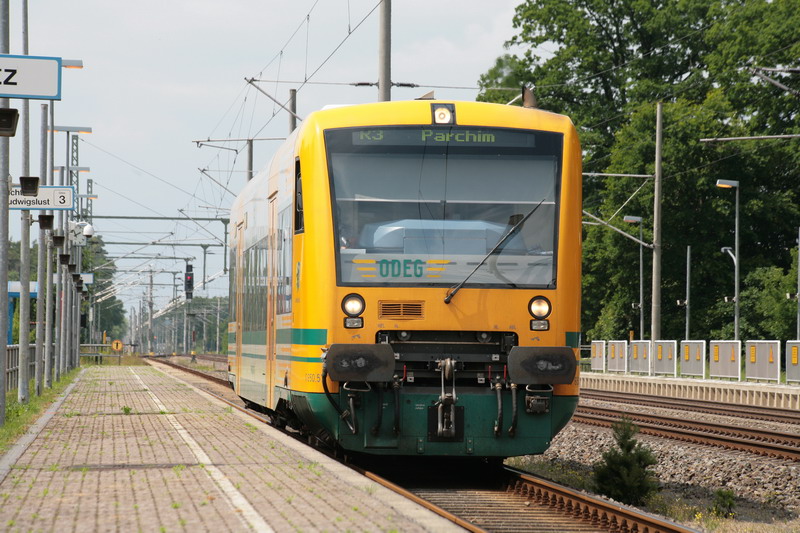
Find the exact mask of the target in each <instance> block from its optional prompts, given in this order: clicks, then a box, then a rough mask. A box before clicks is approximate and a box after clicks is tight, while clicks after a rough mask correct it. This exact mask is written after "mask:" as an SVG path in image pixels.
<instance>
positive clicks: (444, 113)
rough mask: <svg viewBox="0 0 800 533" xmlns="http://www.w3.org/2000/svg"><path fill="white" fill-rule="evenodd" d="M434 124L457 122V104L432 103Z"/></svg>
mask: <svg viewBox="0 0 800 533" xmlns="http://www.w3.org/2000/svg"><path fill="white" fill-rule="evenodd" d="M431 113H432V114H433V123H434V124H455V123H456V106H455V104H439V103H436V104H431Z"/></svg>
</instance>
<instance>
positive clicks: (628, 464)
mask: <svg viewBox="0 0 800 533" xmlns="http://www.w3.org/2000/svg"><path fill="white" fill-rule="evenodd" d="M611 427H612V430H613V432H614V442H615V443H616V445H617V447H616V448H611V449H610V450H607V451H605V452H603V460H602V461H601V462H599V463H597V464H595V465H594V467H593V484H594V489H595V490H596V491H597V492H598V493H600V494H604V495H605V496H608V497H609V498H612V499H614V500H616V501H618V502H622V503H627V504H629V505H641V504H643V503H644V502H645V500H647V497H648V496H650V495H651V494H652V493H654V492H656V491H657V490H658V481H657V480H656V479H655V477H654V476H653V474H652V473H651V472H650V471H649V470H648V468H649V467H651V466H654V465H656V464H657V463H658V461H656V458H655V456H654V455H653V452H652V451H650V449H649V448H648V447H646V446H644V445H642V444H641V443H640V442H638V441H637V440H636V439H635V438H634V437H635V435H636V434H637V433H638V432H639V428H638V427H637V426H636V425H634V424H633V423H632V422H631V421H630V419H628V418H622V419H621V420H619V421H617V422H614V424H613V425H612V426H611Z"/></svg>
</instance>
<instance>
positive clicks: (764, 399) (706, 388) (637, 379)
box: [581, 371, 800, 409]
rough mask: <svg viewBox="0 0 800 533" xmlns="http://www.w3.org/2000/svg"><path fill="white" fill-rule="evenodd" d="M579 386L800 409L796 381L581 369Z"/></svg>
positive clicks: (798, 387)
mask: <svg viewBox="0 0 800 533" xmlns="http://www.w3.org/2000/svg"><path fill="white" fill-rule="evenodd" d="M581 389H595V390H601V391H608V392H620V393H631V394H647V395H650V396H663V397H666V398H685V399H689V400H702V401H708V402H719V403H731V404H740V405H750V406H753V407H773V408H777V409H800V385H797V384H791V385H785V384H777V383H760V382H752V381H725V380H720V379H690V378H673V377H661V376H645V375H633V374H612V373H599V372H587V371H581Z"/></svg>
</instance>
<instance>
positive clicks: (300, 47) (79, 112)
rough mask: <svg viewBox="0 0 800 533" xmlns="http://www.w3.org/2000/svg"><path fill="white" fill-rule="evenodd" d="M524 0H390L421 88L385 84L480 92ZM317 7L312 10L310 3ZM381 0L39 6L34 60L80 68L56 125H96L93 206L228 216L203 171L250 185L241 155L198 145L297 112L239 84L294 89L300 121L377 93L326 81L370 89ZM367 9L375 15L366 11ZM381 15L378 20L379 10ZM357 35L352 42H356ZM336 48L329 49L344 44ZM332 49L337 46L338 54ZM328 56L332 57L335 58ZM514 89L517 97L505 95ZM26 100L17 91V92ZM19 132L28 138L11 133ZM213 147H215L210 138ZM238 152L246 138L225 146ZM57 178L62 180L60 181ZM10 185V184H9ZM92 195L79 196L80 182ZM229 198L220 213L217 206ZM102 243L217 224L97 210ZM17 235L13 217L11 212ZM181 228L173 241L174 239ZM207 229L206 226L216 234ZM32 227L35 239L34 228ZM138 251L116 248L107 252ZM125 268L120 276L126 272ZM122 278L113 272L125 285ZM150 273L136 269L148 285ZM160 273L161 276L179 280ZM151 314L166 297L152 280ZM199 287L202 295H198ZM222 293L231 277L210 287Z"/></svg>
mask: <svg viewBox="0 0 800 533" xmlns="http://www.w3.org/2000/svg"><path fill="white" fill-rule="evenodd" d="M20 3H21V2H19V1H13V2H12V11H11V25H12V27H11V35H12V38H11V53H12V54H19V53H21V52H22V44H21V43H22V39H21V33H22V29H21V12H20V7H19V5H20ZM518 3H520V0H497V1H493V2H486V1H485V0H434V1H431V0H426V1H422V0H395V2H393V9H392V80H393V81H395V82H404V83H416V84H419V85H422V86H425V87H421V88H416V89H399V88H395V89H393V91H392V99H394V100H402V99H411V98H415V97H417V96H420V95H422V94H424V93H425V92H427V91H428V90H430V89H429V88H428V87H430V86H451V87H476V85H477V80H478V77H479V76H480V75H481V74H482V73H484V72H486V71H487V70H488V69H489V68H490V67H491V66H492V65H493V63H494V60H495V59H496V58H497V57H498V56H499V55H501V54H503V53H504V48H503V43H504V42H505V41H506V40H507V39H509V38H510V37H511V36H512V35H513V28H512V17H513V13H514V7H515V6H516V5H517V4H518ZM315 4H316V5H315ZM377 5H378V0H318V1H317V2H315V1H314V0H294V1H291V2H279V1H263V0H262V1H257V0H226V1H224V2H222V1H219V0H192V1H188V0H158V1H155V0H139V1H137V2H122V1H121V0H69V1H65V0H36V1H34V2H30V8H29V31H28V35H29V49H30V54H31V55H40V56H56V57H62V58H64V59H81V60H83V62H84V65H85V68H84V69H83V70H72V69H69V70H65V71H64V73H63V80H62V100H61V101H60V102H57V103H56V104H55V117H56V119H55V122H56V125H64V126H90V127H92V128H93V133H92V134H91V135H85V136H83V137H82V138H83V139H84V140H85V142H81V143H80V164H81V165H82V166H88V167H90V169H91V171H90V172H89V173H88V174H84V175H83V177H82V184H81V187H83V188H85V179H86V177H89V178H91V179H92V180H93V181H94V192H95V193H96V194H97V195H98V196H99V198H98V200H96V201H95V203H94V214H95V215H129V216H166V217H180V216H182V215H181V213H180V212H179V211H178V209H182V210H184V212H185V213H186V214H188V215H189V216H192V217H215V216H224V215H226V214H227V213H226V211H224V209H225V208H228V207H229V206H230V204H231V203H232V201H233V196H231V195H230V194H228V193H227V192H225V191H224V189H223V188H222V187H220V186H219V185H216V184H215V183H214V182H213V181H212V180H211V179H209V178H207V177H205V176H203V174H201V173H200V172H199V171H198V169H200V168H202V169H208V173H209V174H210V175H211V176H212V177H213V178H214V179H216V180H218V181H220V182H221V183H223V184H225V185H226V187H227V188H228V189H230V190H231V191H233V192H237V191H238V190H239V189H240V188H241V187H242V185H243V183H244V181H245V176H244V169H245V152H244V150H242V151H241V152H240V153H239V154H238V155H237V153H236V152H234V151H232V150H221V149H217V148H212V147H203V148H197V146H196V145H195V144H194V143H193V142H192V141H195V140H201V139H208V138H212V139H218V138H221V139H229V138H246V137H283V136H285V135H286V133H287V130H288V117H287V115H286V113H285V112H282V111H279V110H278V109H277V108H276V106H275V105H274V104H273V103H272V102H271V101H270V100H269V99H268V98H267V97H265V96H263V95H262V94H260V93H258V91H256V90H255V89H253V88H252V87H251V86H249V85H248V84H247V83H246V82H245V81H244V80H245V78H259V79H262V80H273V81H270V82H269V83H262V84H261V87H262V88H263V89H264V90H265V91H267V92H268V93H269V94H271V95H273V96H275V97H276V98H278V99H280V100H281V101H285V100H286V98H287V97H288V91H289V89H290V88H298V87H299V83H276V82H275V80H283V81H290V82H302V80H304V79H308V80H309V81H310V82H313V84H312V83H309V84H306V85H305V86H304V87H302V88H301V89H300V92H299V93H298V114H299V115H300V116H301V117H302V116H305V115H307V114H308V113H310V112H311V111H314V110H316V109H319V108H321V107H322V106H324V105H327V104H341V103H361V102H371V101H375V100H376V99H377V89H376V88H374V87H351V86H347V85H317V83H320V82H329V83H335V84H347V83H353V82H364V81H366V82H375V81H377V77H378V74H377V72H378V57H377V42H378V15H379V11H380V10H379V8H377ZM373 10H374V11H373ZM371 11H372V14H370V12H371ZM348 35H349V37H348ZM337 47H339V48H338V50H336V48H337ZM331 54H332V55H331ZM329 56H330V57H329ZM435 91H436V96H437V98H446V99H459V100H474V98H475V96H476V94H477V91H476V90H464V89H455V88H452V89H450V88H436V89H435ZM512 96H513V95H512ZM12 102H13V103H15V104H19V100H12ZM42 103H43V102H41V101H35V100H33V101H31V125H32V128H31V129H32V131H33V132H34V133H33V134H32V135H31V144H32V146H33V150H32V157H31V169H32V173H33V174H34V175H37V174H38V169H39V143H40V139H39V134H38V132H39V124H40V105H41V104H42ZM18 135H19V132H18ZM65 144H66V138H65V135H64V134H63V133H57V134H56V141H55V146H56V165H63V164H64V151H65V150H64V146H65ZM216 144H220V143H216ZM277 145H278V143H276V142H274V141H259V142H256V148H255V157H254V159H255V162H254V166H255V167H256V168H257V169H258V168H261V167H263V166H264V165H266V164H267V162H268V161H269V158H270V156H271V154H272V151H273V150H274V149H275V147H276V146H277ZM226 146H228V147H235V148H242V144H241V143H227V144H226ZM11 169H12V175H13V176H14V177H15V178H16V177H17V176H19V174H20V169H21V148H20V143H19V140H18V139H12V141H11ZM56 179H58V178H57V176H56ZM15 181H16V180H15ZM81 192H85V191H81ZM208 207H212V208H216V207H221V208H223V210H219V211H217V210H215V209H209V208H208ZM94 225H95V227H96V230H97V232H98V233H99V234H101V235H103V237H104V239H105V240H106V241H107V242H115V241H128V242H131V241H132V242H149V241H154V240H158V239H161V240H162V241H163V242H196V243H200V242H203V243H208V242H214V239H213V238H212V234H213V236H216V237H217V238H219V239H221V238H222V224H220V223H218V222H213V223H207V224H204V226H206V227H207V229H206V230H203V229H200V228H199V227H198V225H196V224H195V223H192V222H189V221H187V222H183V223H176V222H164V221H162V222H142V221H138V222H137V221H114V220H107V219H97V220H95V222H94ZM11 232H12V237H13V238H14V239H18V238H19V211H12V212H11ZM171 232H172V233H174V235H169V234H170V233H171ZM209 232H210V233H209ZM32 235H33V236H34V238H35V236H36V235H38V228H37V227H36V226H34V228H33V230H32ZM137 248H141V247H140V246H133V245H109V246H107V249H108V251H109V253H110V254H111V255H115V256H116V255H122V254H124V253H127V252H130V251H132V250H135V249H137ZM212 250H213V253H214V255H209V257H208V266H207V273H208V275H209V276H210V275H212V274H214V273H216V272H218V271H220V270H221V269H222V256H221V255H220V252H221V249H220V248H215V249H214V248H209V252H212ZM141 252H144V253H152V254H156V253H160V254H162V255H164V256H179V257H186V256H193V257H195V258H196V259H195V260H194V261H193V264H194V267H195V272H197V274H196V280H198V281H199V280H200V278H201V275H202V250H201V249H200V248H199V247H164V246H158V247H156V246H150V247H147V248H143V249H142V250H141ZM146 265H152V266H153V267H154V268H155V269H165V270H181V271H182V270H183V265H184V263H183V261H180V260H178V261H175V260H159V261H155V262H151V263H147V260H146V259H143V258H140V259H138V260H121V261H119V262H118V268H120V269H129V268H134V267H136V268H145V269H146V268H148V266H146ZM126 276H127V275H126ZM121 277H122V275H120V276H119V278H121ZM146 279H147V277H146V276H141V280H142V281H143V282H144V281H145V280H146ZM171 281H172V278H171V276H168V275H161V276H158V277H157V278H156V282H157V283H170V282H171ZM157 289H158V290H157V298H156V308H159V307H161V306H163V305H165V304H166V303H167V302H168V300H169V298H170V297H171V296H172V290H171V289H170V288H168V287H157ZM143 293H144V286H143V285H141V286H135V287H131V288H129V289H126V290H125V291H124V292H123V293H122V294H120V295H119V297H120V298H122V299H123V300H124V301H125V308H126V310H127V309H129V308H130V307H132V306H134V305H136V303H135V302H136V301H137V300H139V299H141V298H142V295H143ZM198 294H199V295H204V294H203V293H202V292H199V293H198ZM225 294H227V278H220V279H219V280H218V281H217V282H215V283H213V284H212V285H211V286H210V288H209V290H208V291H207V293H206V294H205V295H208V296H218V295H225Z"/></svg>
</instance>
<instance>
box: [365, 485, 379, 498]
mask: <svg viewBox="0 0 800 533" xmlns="http://www.w3.org/2000/svg"><path fill="white" fill-rule="evenodd" d="M376 490H378V488H377V487H376V486H375V485H367V486H365V487H364V492H366V493H367V494H369V495H370V496H372V495H373V494H375V491H376Z"/></svg>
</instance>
